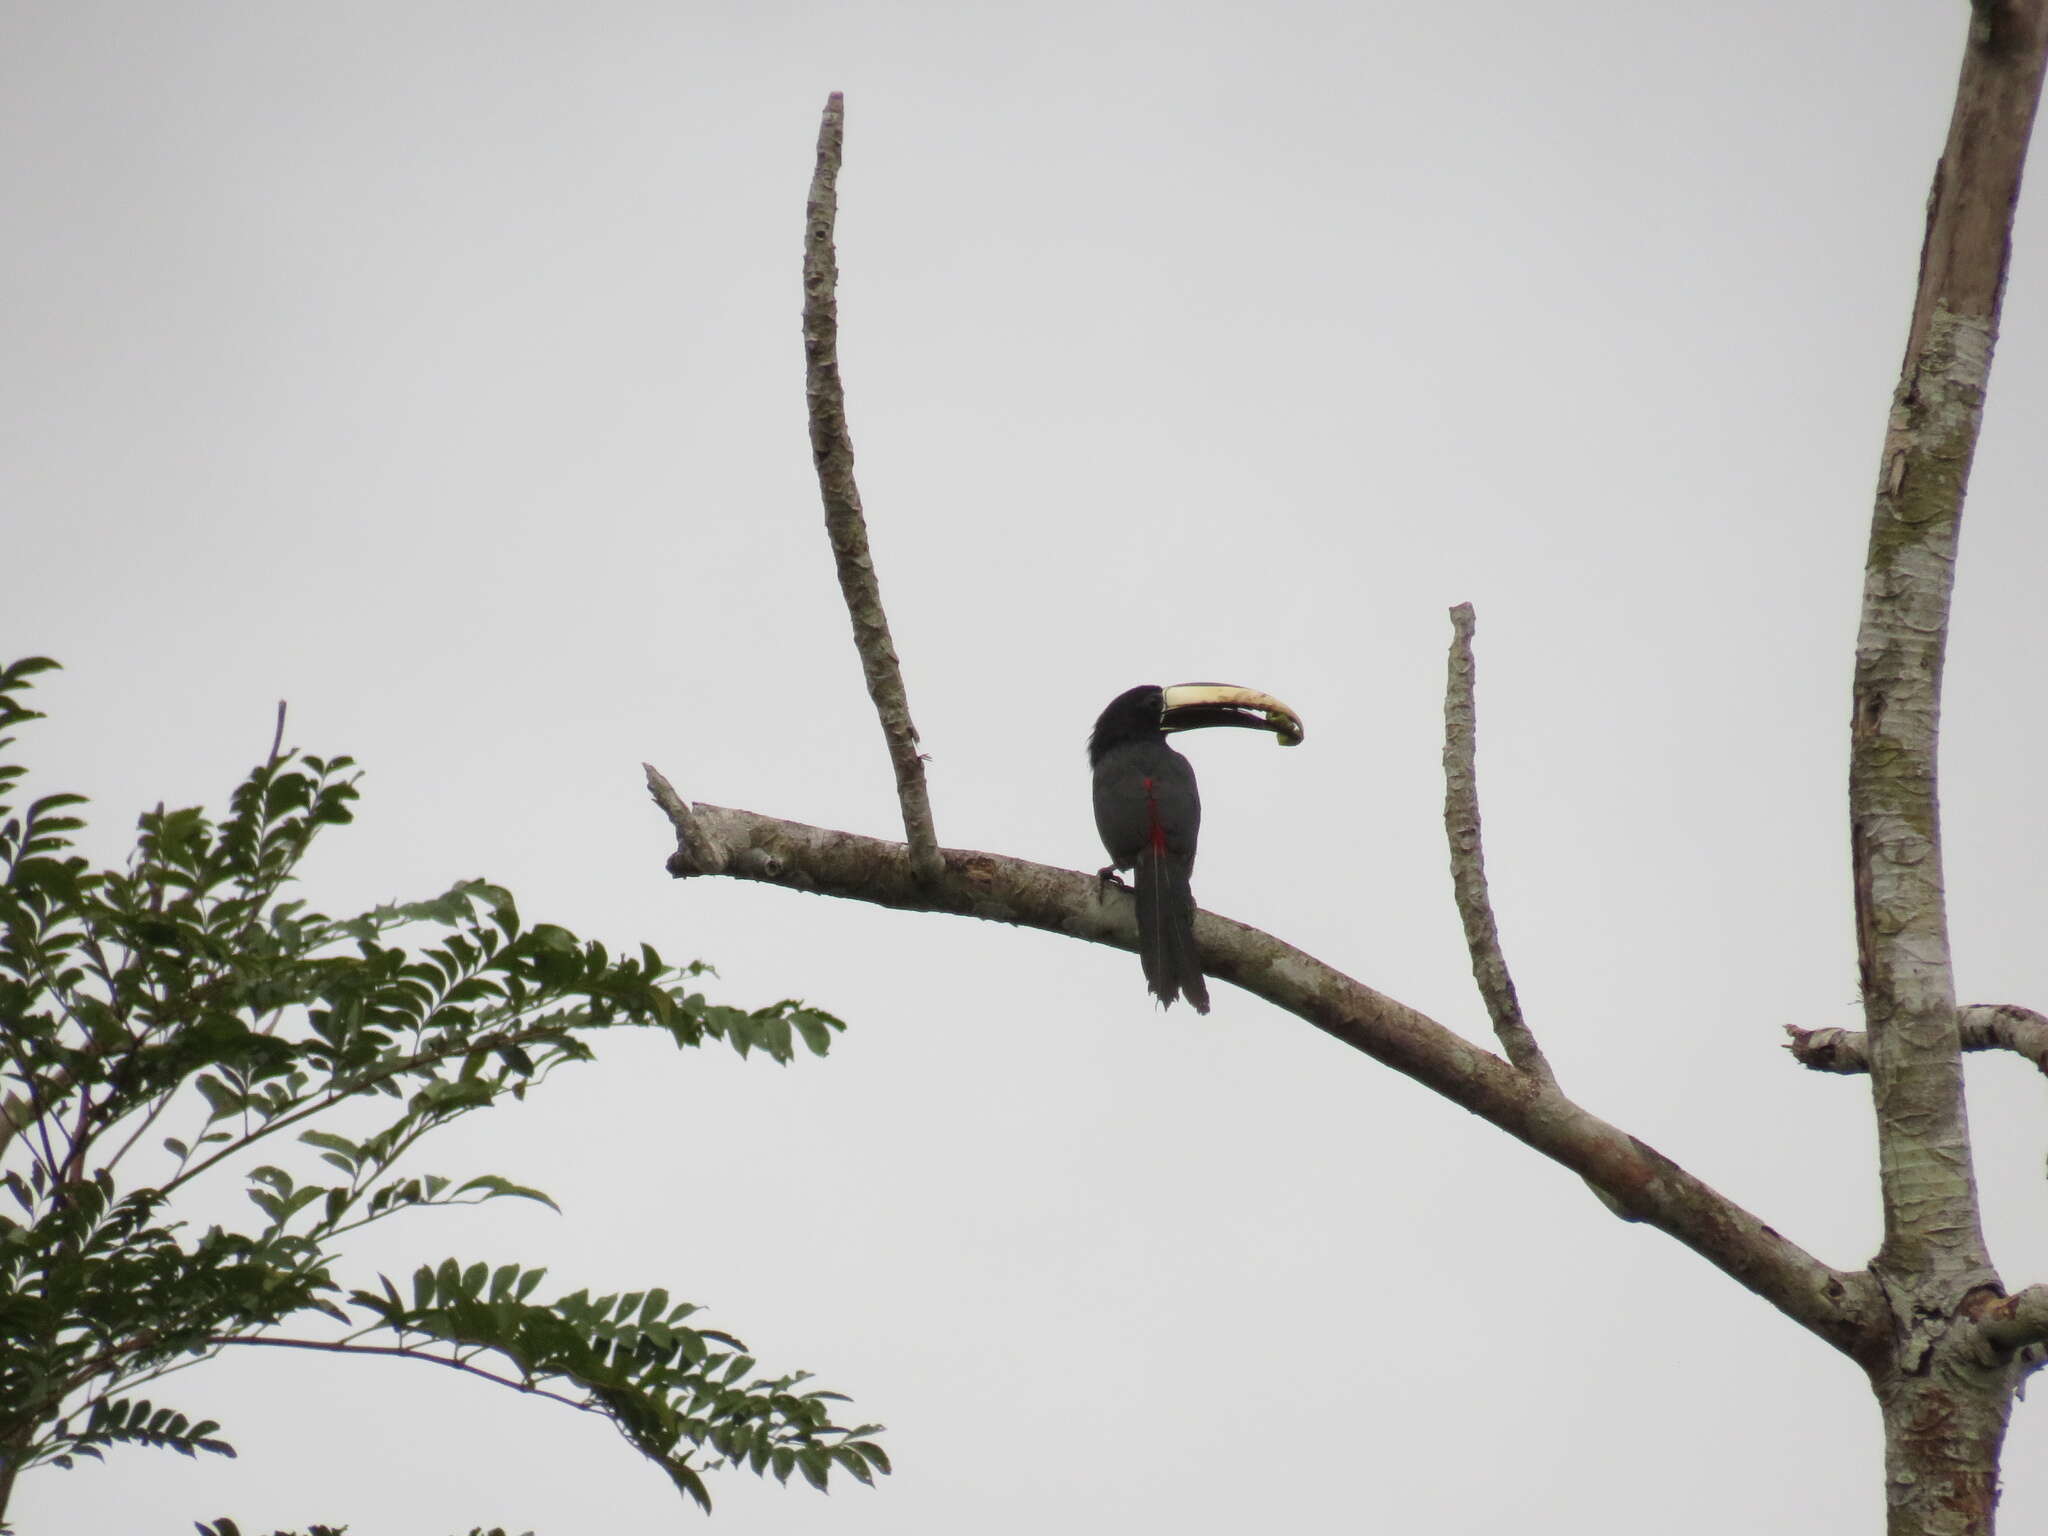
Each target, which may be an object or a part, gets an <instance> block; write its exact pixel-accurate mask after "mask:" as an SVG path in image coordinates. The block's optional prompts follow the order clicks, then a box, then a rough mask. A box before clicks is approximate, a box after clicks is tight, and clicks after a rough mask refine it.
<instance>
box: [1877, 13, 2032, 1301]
mask: <svg viewBox="0 0 2048 1536" xmlns="http://www.w3.org/2000/svg"><path fill="white" fill-rule="evenodd" d="M2044 17H2048V7H2044V6H2043V5H2042V4H2041V0H2026V3H2024V4H2009V5H1992V4H1984V5H1980V6H1979V7H1978V9H1977V11H1976V13H1975V14H1974V16H1973V18H1972V21H1971V26H1970V39H1969V45H1968V47H1967V48H1966V49H1965V51H1964V59H1963V70H1962V78H1961V80H1960V82H1959V83H1958V85H1957V90H1956V106H1955V113H1954V116H1953V118H1952V119H1951V122H1950V125H1949V137H1948V143H1947V145H1946V147H1945V148H1944V150H1943V153H1942V158H1941V163H1940V165H1939V166H1938V167H1937V169H1936V171H1935V176H1934V191H1933V195H1932V197H1931V198H1930V199H1929V202H1928V215H1927V237H1926V243H1925V245H1924V246H1923V247H1922V250H1921V265H1920V283H1919V290H1918V294H1917V297H1916V299H1915V303H1914V309H1913V318H1912V322H1911V325H1910V326H1909V328H1908V332H1907V343H1906V357H1905V362H1904V365H1903V368H1902V371H1901V375H1900V379H1899V385H1898V388H1897V390H1896V392H1895V393H1894V395H1893V399H1892V414H1891V422H1890V428H1889V431H1888V432H1887V434H1886V438H1885V444H1884V457H1883V467H1882V471H1881V473H1880V476H1879V484H1878V491H1877V501H1876V508H1875V513H1874V516H1873V518H1872V522H1871V534H1870V549H1869V556H1868V559H1867V561H1866V565H1865V577H1864V589H1863V616H1862V623H1861V626H1860V628H1859V631H1858V634H1857V640H1856V681H1855V697H1854V705H1853V709H1852V716H1851V718H1852V727H1851V746H1850V768H1849V815H1850V851H1851V859H1852V861H1853V876H1854V887H1855V895H1856V938H1857V956H1858V961H1859V965H1860V968H1861V972H1862V996H1863V1008H1864V1022H1865V1026H1866V1028H1867V1030H1868V1032H1869V1037H1870V1038H1869V1046H1868V1055H1869V1060H1870V1071H1871V1084H1872V1092H1873V1096H1874V1098H1875V1101H1876V1111H1877V1127H1878V1148H1879V1157H1878V1162H1879V1180H1880V1184H1881V1187H1882V1190H1883V1197H1884V1218H1885V1236H1884V1245H1883V1247H1882V1249H1881V1250H1880V1252H1879V1255H1878V1259H1877V1267H1878V1270H1879V1272H1880V1273H1885V1274H1892V1275H1898V1276H1910V1277H1912V1285H1913V1286H1914V1287H1917V1288H1921V1289H1926V1288H1928V1287H1929V1286H1932V1287H1933V1289H1934V1290H1935V1291H1940V1292H1943V1293H1945V1298H1953V1297H1955V1296H1958V1295H1960V1294H1962V1293H1963V1292H1964V1291H1967V1290H1969V1289H1972V1288H1975V1287H1977V1286H1979V1285H1985V1284H1991V1283H1995V1276H1993V1274H1992V1271H1991V1264H1990V1257H1989V1255H1988V1253H1987V1251H1986V1249H1985V1246H1984V1238H1983V1232H1982V1223H1981V1220H1980V1217H1979V1212H1978V1205H1977V1188H1976V1178H1975V1174H1974V1171H1973V1169H1972V1167H1971V1159H1970V1142H1969V1131H1968V1126H1967V1123H1966V1120H1965V1116H1964V1110H1963V1077H1962V1058H1961V1052H1960V1040H1959V1037H1958V1029H1957V1019H1956V1001H1955V984H1954V977H1953V974H1952V971H1951V967H1950V960H1949V943H1948V918H1947V913H1946V909H1945V903H1944V900H1943V890H1942V870H1941V842H1940V827H1939V821H1938V816H1939V812H1938V808H1937V798H1936V792H1935V755H1936V739H1937V733H1938V727H1939V716H1940V704H1941V673H1942V663H1943V659H1944V653H1945V651H1946V646H1947V639H1948V619H1949V600H1950V594H1951V590H1952V586H1953V578H1954V572H1955V555H1956V541H1957V534H1958V531H1959V529H1960V525H1961V520H1962V509H1963V493H1964V490H1965V487H1966V485H1967V483H1968V479H1969V470H1970V462H1971V459H1972V457H1973V456H1974V454H1975V452H1976V445H1977V432H1978V428H1979V425H1980V424H1981V422H1982V419H1983V409H1984V393H1985V389H1986V387H1987V384H1988V381H1989V376H1990V368H1991V353H1992V346H1993V342H1994V339H1995V337H1996V335H1997V330H1998V313H1999V307H2000V304H2001V302H2002V300H2003V297H2004V290H2005V274H2006V268H2007V264H2008V261H2009V258H2010V255H2011V246H2012V215H2013V209H2014V205H2015V203H2016V202H2017V200H2018V196H2019V182H2020V172H2021V168H2022V166H2023V165H2024V163H2025V158H2026V147H2027V140H2028V136H2029V134H2030V132H2031V130H2032V126H2033V120H2034V113H2035V109H2036V106H2037V104H2038V102H2039V99H2040V91H2041V69H2042V37H2041V33H2042V30H2043V27H2044V25H2048V20H2044ZM1952 1304H1953V1302H1952V1300H1947V1299H1945V1302H1944V1306H1943V1310H1946V1306H1947V1305H1952Z"/></svg>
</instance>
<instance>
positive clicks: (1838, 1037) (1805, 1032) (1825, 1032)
mask: <svg viewBox="0 0 2048 1536" xmlns="http://www.w3.org/2000/svg"><path fill="white" fill-rule="evenodd" d="M1956 1025H1957V1034H1958V1038H1959V1039H1960V1040H1961V1042H1962V1048H1963V1049H1964V1050H1965V1051H2011V1052H2012V1053H2013V1054H2014V1055H2015V1056H2024V1057H2025V1058H2026V1059H2027V1060H2028V1061H2031V1062H2032V1063H2033V1064H2034V1065H2035V1066H2036V1067H2037V1068H2039V1069H2040V1071H2041V1072H2042V1074H2043V1075H2048V1017H2043V1016H2042V1015H2041V1014H2038V1013H2036V1012H2034V1010H2033V1009H2031V1008H2022V1007H2020V1006H2019V1005H2018V1004H2016V1003H1970V1004H1967V1005H1965V1006H1964V1007H1962V1008H1959V1009H1957V1010H1956ZM1785 1033H1786V1034H1788V1035H1790V1036H1791V1037H1792V1038H1791V1040H1790V1041H1789V1042H1787V1044H1786V1046H1785V1049H1786V1050H1788V1051H1790V1052H1791V1053H1792V1058H1793V1060H1795V1061H1797V1062H1798V1063H1799V1064H1800V1065H1801V1066H1802V1067H1807V1068H1810V1069H1811V1070H1813V1071H1815V1072H1840V1073H1845V1074H1848V1073H1856V1072H1868V1071H1869V1070H1870V1036H1869V1035H1867V1034H1865V1033H1864V1032H1863V1031H1862V1030H1860V1029H1801V1028H1799V1027H1798V1026H1797V1025H1796V1024H1787V1025H1786V1026H1785Z"/></svg>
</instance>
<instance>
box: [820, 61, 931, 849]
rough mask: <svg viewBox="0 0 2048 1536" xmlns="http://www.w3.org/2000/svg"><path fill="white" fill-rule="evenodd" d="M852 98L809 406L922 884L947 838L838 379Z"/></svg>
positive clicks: (842, 122)
mask: <svg viewBox="0 0 2048 1536" xmlns="http://www.w3.org/2000/svg"><path fill="white" fill-rule="evenodd" d="M845 112H846V109H845V101H844V99H843V98H842V97H841V95H840V93H839V92H837V91H834V92H833V93H832V95H831V96H830V98H828V99H827V101H826V103H825V117H824V121H823V122H822V123H820V124H819V126H818V169H817V172H816V173H815V174H814V175H813V176H812V177H811V196H810V202H809V204H808V205H807V211H806V217H805V221H804V398H805V400H806V402H807V403H808V405H809V407H810V417H811V462H812V463H813V464H814V465H815V466H816V468H817V471H818V490H819V492H820V493H821V494H822V495H823V496H824V499H825V532H826V534H827V535H828V536H829V537H830V538H831V540H832V559H833V563H834V564H835V565H837V566H838V568H839V590H840V592H841V593H842V594H844V596H845V598H846V612H847V615H848V616H849V617H850V618H851V619H852V620H853V643H854V645H855V646H857V647H858V648H859V650H860V665H861V671H862V672H863V673H864V674H865V675H866V677H867V682H868V697H869V698H870V699H872V700H873V701H874V705H875V714H876V715H877V717H879V718H880V720H881V722H882V735H883V736H884V737H886V738H887V739H888V742H889V761H890V764H891V765H892V766H893V767H894V768H895V770H896V798H897V800H898V801H900V802H901V803H902V806H903V832H904V836H905V837H906V838H908V839H909V842H910V855H911V860H912V863H913V865H914V867H915V868H916V870H917V873H918V877H919V878H920V879H924V880H932V879H936V878H937V877H938V874H939V870H940V862H939V839H938V833H937V832H936V831H934V830H933V827H932V805H931V797H930V796H929V795H928V794H927V793H926V792H925V785H924V759H923V757H921V756H920V755H919V753H918V750H917V740H918V738H917V727H916V726H915V725H913V724H911V721H910V701H909V698H908V696H907V695H906V694H905V693H904V691H903V669H902V667H901V666H900V665H899V664H898V662H897V660H896V646H895V643H894V642H893V641H891V640H890V638H889V616H888V614H887V613H886V612H884V611H883V608H882V588H881V584H880V583H879V582H878V581H877V580H876V578H875V561H874V556H873V555H871V554H870V553H869V552H868V527H867V519H866V517H865V516H864V515H863V514H862V512H861V505H860V489H859V487H857V486H856V485H855V484H854V482H853V439H852V438H851V437H850V436H849V435H848V434H847V430H846V390H845V386H844V385H843V384H842V383H841V382H840V378H839V295H838V288H839V262H838V258H837V256H836V255H835V254H834V251H833V247H832V230H833V225H834V223H835V221H836V220H837V218H838V216H839V189H838V182H839V156H840V148H841V144H842V142H843V140H844V137H845V127H846V116H845Z"/></svg>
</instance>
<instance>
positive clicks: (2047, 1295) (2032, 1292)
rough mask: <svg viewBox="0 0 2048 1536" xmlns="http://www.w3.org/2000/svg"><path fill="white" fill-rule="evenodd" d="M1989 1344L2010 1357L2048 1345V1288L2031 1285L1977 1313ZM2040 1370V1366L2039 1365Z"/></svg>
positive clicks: (1992, 1302)
mask: <svg viewBox="0 0 2048 1536" xmlns="http://www.w3.org/2000/svg"><path fill="white" fill-rule="evenodd" d="M1975 1311H1976V1320H1977V1327H1978V1329H1979V1331H1980V1332H1982V1333H1983V1335H1984V1339H1985V1342H1987V1343H1988V1344H1990V1345H1991V1346H1992V1347H1993V1348H1994V1349H1998V1350H2002V1351H2003V1352H2005V1353H2006V1354H2016V1353H2018V1352H2019V1351H2020V1350H2023V1349H2025V1348H2027V1347H2028V1346H2029V1345H2033V1344H2040V1343H2043V1342H2048V1285H2030V1286H2028V1287H2027V1288H2026V1289H2025V1290H2023V1291H2020V1292H2019V1293H2017V1294H2016V1295H2012V1296H2000V1297H1997V1298H1995V1299H1994V1300H1991V1301H1988V1302H1986V1303H1984V1304H1983V1305H1982V1306H1980V1307H1978V1308H1976V1309H1975ZM2035 1364H2036V1366H2037V1368H2038V1364H2039V1362H2035Z"/></svg>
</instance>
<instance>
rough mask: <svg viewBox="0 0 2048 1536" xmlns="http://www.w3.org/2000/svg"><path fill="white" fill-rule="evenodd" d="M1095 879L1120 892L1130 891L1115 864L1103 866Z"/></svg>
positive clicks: (1096, 873) (1096, 872)
mask: <svg viewBox="0 0 2048 1536" xmlns="http://www.w3.org/2000/svg"><path fill="white" fill-rule="evenodd" d="M1095 878H1096V880H1097V881H1099V882H1100V883H1101V884H1103V885H1113V886H1115V887H1116V888H1117V889H1118V890H1120V891H1127V890H1129V889H1130V887H1129V886H1128V885H1125V884H1124V877H1123V876H1122V875H1120V874H1118V873H1117V872H1116V866H1115V865H1114V864H1105V865H1103V866H1102V868H1100V869H1098V870H1097V871H1095Z"/></svg>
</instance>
